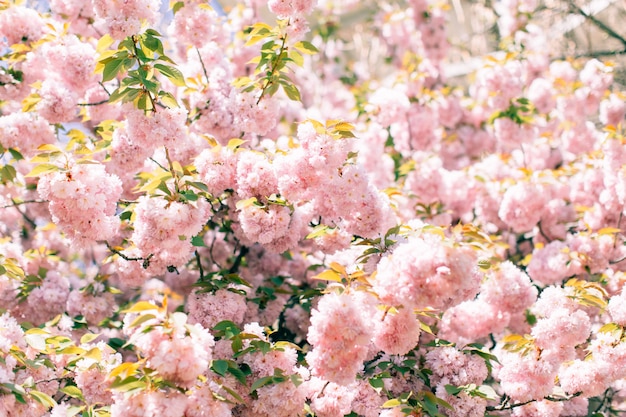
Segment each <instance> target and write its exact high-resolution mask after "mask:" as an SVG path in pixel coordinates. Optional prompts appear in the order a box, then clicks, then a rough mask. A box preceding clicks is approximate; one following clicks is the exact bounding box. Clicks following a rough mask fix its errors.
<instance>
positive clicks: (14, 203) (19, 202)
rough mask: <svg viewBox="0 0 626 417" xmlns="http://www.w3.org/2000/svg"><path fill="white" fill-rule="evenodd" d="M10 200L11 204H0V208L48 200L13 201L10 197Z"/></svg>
mask: <svg viewBox="0 0 626 417" xmlns="http://www.w3.org/2000/svg"><path fill="white" fill-rule="evenodd" d="M11 201H13V204H7V205H6V206H0V208H9V207H17V206H21V205H22V204H31V203H38V204H41V203H47V202H48V200H24V201H15V200H13V199H11Z"/></svg>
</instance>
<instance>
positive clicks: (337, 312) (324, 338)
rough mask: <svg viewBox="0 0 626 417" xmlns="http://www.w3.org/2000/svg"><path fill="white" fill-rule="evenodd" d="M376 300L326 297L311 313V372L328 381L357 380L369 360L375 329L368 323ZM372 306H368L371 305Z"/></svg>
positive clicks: (328, 295)
mask: <svg viewBox="0 0 626 417" xmlns="http://www.w3.org/2000/svg"><path fill="white" fill-rule="evenodd" d="M372 301H373V300H368V299H367V298H365V297H360V296H359V295H358V294H346V293H344V294H341V295H338V294H335V293H330V294H327V295H326V296H324V297H323V298H322V299H321V300H320V301H319V303H318V305H317V309H315V310H314V311H313V312H312V314H311V327H310V328H309V333H308V335H307V340H308V341H309V343H311V346H312V347H313V349H312V350H311V351H310V352H309V353H308V354H307V362H308V363H309V365H310V367H311V372H312V374H313V375H315V376H319V377H321V378H323V379H325V380H327V381H330V382H335V383H337V384H340V385H347V384H349V383H350V382H351V381H353V380H354V377H355V376H356V374H357V373H358V372H359V371H360V370H361V368H362V366H363V360H365V358H366V357H367V352H368V343H369V341H370V339H371V338H372V329H371V328H370V327H369V326H368V321H369V320H370V317H368V315H371V314H372V313H373V311H371V310H372V308H373V306H371V303H372ZM368 304H369V305H368Z"/></svg>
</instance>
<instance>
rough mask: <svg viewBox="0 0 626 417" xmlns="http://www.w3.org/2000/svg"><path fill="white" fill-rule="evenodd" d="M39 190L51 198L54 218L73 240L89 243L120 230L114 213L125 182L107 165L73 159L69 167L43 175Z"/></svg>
mask: <svg viewBox="0 0 626 417" xmlns="http://www.w3.org/2000/svg"><path fill="white" fill-rule="evenodd" d="M37 192H38V193H39V196H40V197H41V198H43V199H45V200H48V201H49V209H50V214H51V215H52V220H53V221H54V222H55V223H56V224H57V225H58V226H59V227H60V228H61V229H62V230H63V232H64V233H65V234H66V235H67V237H68V238H70V239H72V240H73V241H75V242H77V243H79V244H88V243H92V242H94V241H97V240H106V239H111V238H113V237H114V236H115V235H116V234H117V233H118V228H119V224H120V221H119V217H117V216H115V214H116V205H117V201H118V199H119V198H120V195H121V193H122V184H121V182H120V180H119V178H118V177H116V176H114V175H110V174H107V173H106V171H105V169H104V165H102V164H98V163H83V164H81V163H72V165H71V166H70V168H69V169H68V170H65V171H62V170H59V171H56V172H52V173H49V174H46V175H44V176H42V177H41V179H40V181H39V183H38V187H37Z"/></svg>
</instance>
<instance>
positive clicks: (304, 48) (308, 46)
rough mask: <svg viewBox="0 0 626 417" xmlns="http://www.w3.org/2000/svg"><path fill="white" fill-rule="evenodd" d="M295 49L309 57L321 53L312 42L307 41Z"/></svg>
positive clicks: (298, 44)
mask: <svg viewBox="0 0 626 417" xmlns="http://www.w3.org/2000/svg"><path fill="white" fill-rule="evenodd" d="M294 48H296V49H297V50H298V51H300V52H302V53H303V54H307V55H314V54H316V53H318V52H319V50H318V49H317V48H316V47H315V46H314V45H313V44H312V43H311V42H307V41H300V42H298V43H296V44H295V45H294Z"/></svg>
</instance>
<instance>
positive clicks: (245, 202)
mask: <svg viewBox="0 0 626 417" xmlns="http://www.w3.org/2000/svg"><path fill="white" fill-rule="evenodd" d="M256 201H257V199H256V197H250V198H247V199H245V200H239V201H237V203H236V204H235V208H236V209H237V210H243V209H244V208H246V207H249V206H251V205H253V204H254V203H256Z"/></svg>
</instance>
